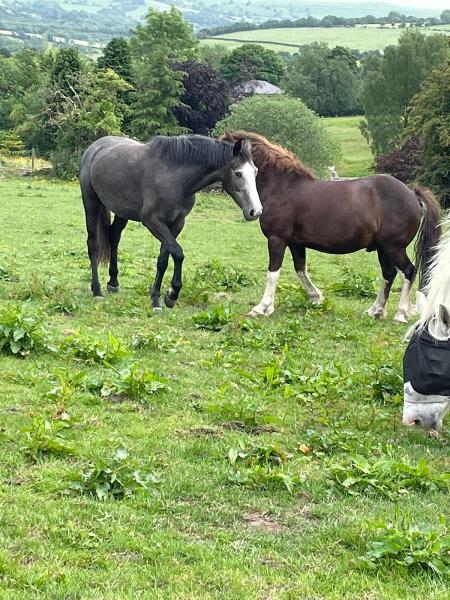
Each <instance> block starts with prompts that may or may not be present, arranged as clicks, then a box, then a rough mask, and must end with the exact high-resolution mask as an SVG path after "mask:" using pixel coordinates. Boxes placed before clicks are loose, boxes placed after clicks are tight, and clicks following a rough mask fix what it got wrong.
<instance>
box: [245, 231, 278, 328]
mask: <svg viewBox="0 0 450 600" xmlns="http://www.w3.org/2000/svg"><path fill="white" fill-rule="evenodd" d="M268 247H269V270H268V271H267V278H266V289H265V290H264V295H263V297H262V299H261V302H260V303H259V304H257V305H256V306H254V307H253V308H252V310H251V311H250V312H249V313H248V315H249V316H250V317H257V316H259V315H265V316H267V317H268V316H269V315H271V314H272V313H273V311H274V309H275V292H276V289H277V285H278V280H279V278H280V271H281V265H282V264H283V258H284V253H285V251H286V242H285V240H283V239H281V238H279V237H276V236H270V237H269V239H268Z"/></svg>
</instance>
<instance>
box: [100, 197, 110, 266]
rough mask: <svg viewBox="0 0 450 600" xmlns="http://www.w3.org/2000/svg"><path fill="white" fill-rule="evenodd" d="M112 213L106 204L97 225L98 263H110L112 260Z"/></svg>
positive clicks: (101, 210) (102, 206)
mask: <svg viewBox="0 0 450 600" xmlns="http://www.w3.org/2000/svg"><path fill="white" fill-rule="evenodd" d="M110 225H111V213H110V212H109V210H108V209H107V208H106V206H105V205H104V204H102V205H101V208H100V217H99V219H98V224H97V241H98V262H100V263H109V261H110V259H111V243H110V241H109V226H110Z"/></svg>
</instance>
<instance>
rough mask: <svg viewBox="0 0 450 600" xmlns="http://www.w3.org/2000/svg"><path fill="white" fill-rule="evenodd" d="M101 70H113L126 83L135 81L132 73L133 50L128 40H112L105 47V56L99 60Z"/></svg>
mask: <svg viewBox="0 0 450 600" xmlns="http://www.w3.org/2000/svg"><path fill="white" fill-rule="evenodd" d="M97 67H98V68H99V69H112V70H113V71H115V72H116V73H117V75H119V77H121V78H122V79H124V80H125V81H128V83H131V82H132V80H133V77H132V72H131V50H130V47H129V45H128V42H127V40H126V39H124V38H121V37H115V38H112V39H111V40H110V41H109V42H108V43H107V44H106V46H105V48H104V50H103V55H102V56H100V57H99V59H98V60H97Z"/></svg>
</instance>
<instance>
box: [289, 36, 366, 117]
mask: <svg viewBox="0 0 450 600" xmlns="http://www.w3.org/2000/svg"><path fill="white" fill-rule="evenodd" d="M283 85H284V87H285V89H286V91H288V92H290V93H291V94H292V95H293V96H297V97H298V98H301V99H302V100H303V102H305V104H306V105H307V106H308V107H309V108H311V109H312V110H314V111H315V112H317V113H319V114H320V115H322V116H336V115H352V114H358V113H359V112H360V108H361V107H360V102H359V95H360V86H361V76H360V72H359V68H358V65H357V62H356V60H355V59H354V57H353V56H352V54H351V53H350V51H348V50H347V49H346V48H342V47H340V46H337V47H336V48H333V50H331V51H330V49H329V48H328V46H327V45H326V44H310V45H308V46H304V47H303V49H302V52H301V54H299V55H297V56H295V57H293V58H292V59H291V61H290V62H289V64H288V70H287V76H286V81H285V83H284V84H283Z"/></svg>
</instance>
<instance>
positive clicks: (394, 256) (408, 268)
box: [384, 247, 416, 323]
mask: <svg viewBox="0 0 450 600" xmlns="http://www.w3.org/2000/svg"><path fill="white" fill-rule="evenodd" d="M384 251H385V253H386V254H387V255H388V257H389V259H390V260H391V261H392V263H393V264H394V265H395V267H397V269H398V270H399V271H400V272H401V274H402V275H403V285H402V291H401V294H400V302H399V305H398V308H397V312H396V314H395V317H394V321H395V322H396V323H407V322H408V317H409V316H410V314H411V313H412V308H411V302H410V299H409V294H410V291H411V286H412V284H413V282H414V277H415V274H416V269H415V267H414V265H413V264H412V262H411V261H410V260H409V258H408V255H407V254H406V248H402V247H393V248H385V249H384Z"/></svg>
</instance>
